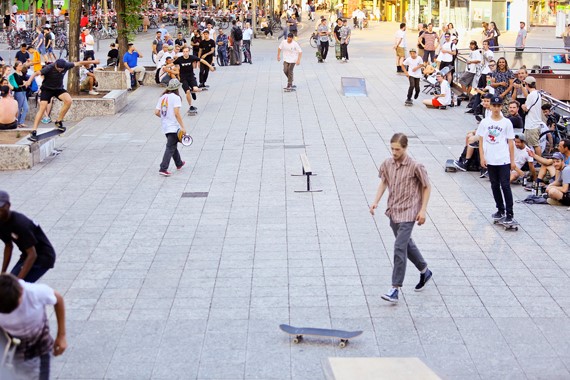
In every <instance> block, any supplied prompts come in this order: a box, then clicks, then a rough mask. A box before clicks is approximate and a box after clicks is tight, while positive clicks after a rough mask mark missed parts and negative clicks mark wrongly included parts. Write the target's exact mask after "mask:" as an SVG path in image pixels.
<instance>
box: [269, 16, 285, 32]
mask: <svg viewBox="0 0 570 380" xmlns="http://www.w3.org/2000/svg"><path fill="white" fill-rule="evenodd" d="M267 26H268V27H269V28H270V29H271V30H272V31H273V32H275V33H279V32H283V26H282V25H281V19H279V21H276V20H274V19H273V18H271V17H268V18H267Z"/></svg>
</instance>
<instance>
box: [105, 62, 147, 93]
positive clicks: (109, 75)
mask: <svg viewBox="0 0 570 380" xmlns="http://www.w3.org/2000/svg"><path fill="white" fill-rule="evenodd" d="M145 69H146V73H145V75H144V80H143V83H144V85H145V86H151V85H154V86H156V82H155V81H154V74H155V71H156V67H154V66H145ZM95 76H96V77H97V82H99V87H98V89H99V90H101V91H111V90H126V89H127V80H126V77H125V72H124V71H122V70H117V71H115V70H96V71H95Z"/></svg>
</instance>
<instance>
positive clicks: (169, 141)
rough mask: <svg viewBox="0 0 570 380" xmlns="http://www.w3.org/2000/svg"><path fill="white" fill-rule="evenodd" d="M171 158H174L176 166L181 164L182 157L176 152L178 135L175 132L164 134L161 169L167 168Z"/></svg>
mask: <svg viewBox="0 0 570 380" xmlns="http://www.w3.org/2000/svg"><path fill="white" fill-rule="evenodd" d="M171 158H172V159H174V164H175V165H176V166H177V167H179V166H182V159H181V158H180V153H178V135H177V134H176V133H167V134H166V149H165V150H164V156H162V163H161V164H160V170H161V171H166V170H168V165H169V164H170V159H171Z"/></svg>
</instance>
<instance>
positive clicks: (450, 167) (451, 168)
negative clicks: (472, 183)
mask: <svg viewBox="0 0 570 380" xmlns="http://www.w3.org/2000/svg"><path fill="white" fill-rule="evenodd" d="M454 161H455V160H454V159H453V158H452V159H449V160H447V161H445V172H446V173H455V172H456V171H457V167H455V164H454V163H453V162H454Z"/></svg>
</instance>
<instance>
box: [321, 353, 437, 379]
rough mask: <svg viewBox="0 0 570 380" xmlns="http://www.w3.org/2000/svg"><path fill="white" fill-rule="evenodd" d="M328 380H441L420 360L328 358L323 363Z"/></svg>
mask: <svg viewBox="0 0 570 380" xmlns="http://www.w3.org/2000/svg"><path fill="white" fill-rule="evenodd" d="M322 364H323V371H324V373H325V379H327V380H353V379H358V380H377V379H391V380H417V379H422V380H441V378H440V377H439V376H438V375H437V374H436V373H435V372H433V371H432V370H431V369H430V368H429V367H428V366H427V365H425V363H424V362H422V361H421V360H420V359H418V358H341V357H335V358H327V359H324V360H323V361H322Z"/></svg>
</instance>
